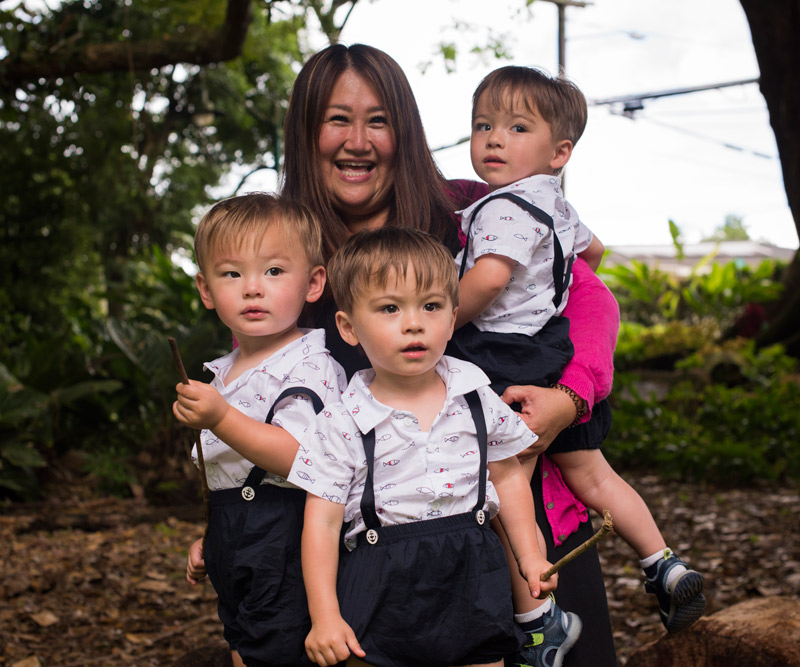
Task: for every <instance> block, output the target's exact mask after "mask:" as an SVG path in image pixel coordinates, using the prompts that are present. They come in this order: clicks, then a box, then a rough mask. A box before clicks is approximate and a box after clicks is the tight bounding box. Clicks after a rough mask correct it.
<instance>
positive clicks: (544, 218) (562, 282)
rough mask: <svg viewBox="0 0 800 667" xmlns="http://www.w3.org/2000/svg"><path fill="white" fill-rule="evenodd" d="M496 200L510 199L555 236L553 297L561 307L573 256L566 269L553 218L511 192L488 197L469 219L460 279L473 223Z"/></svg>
mask: <svg viewBox="0 0 800 667" xmlns="http://www.w3.org/2000/svg"><path fill="white" fill-rule="evenodd" d="M495 199H508V200H509V201H511V202H513V203H515V204H516V205H517V206H519V207H520V208H521V209H523V210H524V211H526V212H527V213H528V214H529V215H530V216H531V217H533V218H534V219H535V220H538V221H539V222H541V223H542V224H544V225H547V227H549V228H550V231H551V232H552V234H553V240H554V241H555V243H553V283H554V284H555V288H556V290H555V291H556V293H555V295H554V296H553V304H554V305H555V307H556V308H558V307H559V306H560V305H561V299H562V297H563V295H564V290H565V289H566V287H567V284H568V283H569V273H570V271H571V270H572V262H573V261H574V259H575V256H574V255H573V256H572V257H570V260H569V263H568V265H567V267H566V270H565V269H564V251H563V250H562V249H561V241H560V240H559V238H558V234H556V230H555V227H554V226H553V218H551V217H550V216H549V215H547V213H545V212H544V211H543V210H542V209H540V208H538V207H537V206H534V205H533V204H531V203H530V202H529V201H527V200H526V199H523V198H522V197H520V196H518V195H515V194H513V193H511V192H501V193H500V194H498V195H492V196H490V197H486V199H484V200H483V201H482V202H481V203H480V205H479V206H478V207H477V208H476V209H475V210H474V211H473V212H472V217H471V218H470V219H469V226H468V227H467V234H466V236H467V241H466V244H465V245H464V256H463V257H462V258H461V268H460V270H459V272H458V277H459V279H461V278H462V277H463V276H464V269H465V268H466V266H467V252H468V250H469V233H470V231H471V230H472V223H473V222H474V221H475V217H476V216H477V215H478V211H480V210H481V209H482V208H483V207H484V206H485V205H486V204H488V203H489V202H490V201H493V200H495Z"/></svg>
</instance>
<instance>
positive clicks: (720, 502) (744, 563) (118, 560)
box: [0, 475, 800, 667]
mask: <svg viewBox="0 0 800 667" xmlns="http://www.w3.org/2000/svg"><path fill="white" fill-rule="evenodd" d="M628 479H629V481H630V482H631V483H632V484H633V485H634V486H635V487H636V488H637V489H638V490H639V492H640V493H641V494H642V495H643V496H644V497H645V500H646V501H647V502H648V504H649V505H650V507H651V510H652V511H653V514H654V515H655V517H656V520H657V522H658V523H659V525H660V526H661V528H662V530H663V532H664V533H665V535H666V537H667V541H668V543H669V544H670V545H671V546H672V547H673V548H674V549H675V550H676V551H678V552H679V553H680V555H681V556H682V557H684V559H686V560H688V561H690V562H691V563H692V565H693V566H694V567H695V568H696V569H698V570H700V571H702V572H703V573H704V574H705V575H706V593H707V598H708V608H707V613H709V614H710V613H714V612H715V611H718V610H720V609H722V608H724V607H726V606H728V605H731V604H734V603H736V602H740V601H743V600H745V599H748V598H751V597H757V596H773V595H789V596H795V597H797V596H800V503H798V489H797V488H795V487H787V486H778V485H768V486H767V485H765V486H763V487H760V488H747V489H723V488H718V487H711V486H703V485H687V484H677V483H674V482H665V481H663V480H661V479H659V478H658V477H654V476H636V475H628ZM0 513H1V514H2V517H0V545H1V546H0V549H2V559H0V600H1V602H0V665H8V666H13V667H36V666H44V667H49V666H51V665H58V666H60V667H78V666H82V665H111V664H113V665H137V666H138V665H173V664H174V663H175V661H176V660H177V659H178V658H179V657H180V656H183V655H184V654H186V653H187V652H189V651H191V650H193V649H197V648H198V647H203V646H206V645H209V644H215V643H216V644H219V642H220V638H221V627H220V624H219V621H218V620H217V617H216V604H215V596H214V592H213V589H212V588H211V587H210V586H209V585H208V583H204V584H203V585H200V586H197V587H191V586H189V585H188V584H187V583H186V582H185V580H184V567H185V562H186V547H187V546H188V544H189V543H191V542H192V541H193V540H194V539H195V538H197V537H199V536H200V534H201V533H202V527H201V525H202V522H201V520H200V519H201V514H202V512H201V510H200V509H199V508H197V507H185V506H181V507H152V506H148V505H147V504H145V503H144V502H142V501H122V500H116V499H101V500H94V501H87V502H81V503H78V504H67V503H63V502H62V503H40V504H28V505H9V506H3V507H2V509H0ZM595 522H596V524H597V525H599V518H598V517H595ZM599 549H600V554H601V559H602V562H603V569H604V572H605V575H606V587H607V591H608V597H609V607H610V609H611V617H612V624H613V627H614V637H615V641H616V646H617V651H618V656H619V659H620V664H622V665H624V664H625V660H626V659H627V657H628V656H629V655H630V654H631V653H632V652H633V651H634V650H636V648H637V647H639V646H641V645H643V644H644V643H646V642H648V641H651V640H653V639H655V638H657V637H658V636H660V635H661V634H662V633H663V628H662V626H661V624H660V622H659V620H658V615H657V613H656V609H655V606H654V602H653V599H652V598H651V597H649V596H647V595H645V594H644V592H643V587H642V577H641V573H640V571H639V569H638V566H637V563H636V560H635V558H634V556H633V553H632V552H631V550H630V549H629V548H628V546H627V545H626V544H625V543H624V542H622V540H620V539H619V538H618V537H616V536H615V535H613V534H612V535H610V536H608V537H606V538H605V539H604V540H603V541H602V542H601V543H600V546H599ZM584 622H587V619H584Z"/></svg>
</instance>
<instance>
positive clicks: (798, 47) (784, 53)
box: [740, 0, 800, 356]
mask: <svg viewBox="0 0 800 667" xmlns="http://www.w3.org/2000/svg"><path fill="white" fill-rule="evenodd" d="M740 2H741V5H742V8H743V9H744V13H745V16H746V17H747V21H748V23H749V24H750V33H751V36H752V39H753V48H754V49H755V53H756V58H757V59H758V66H759V69H760V70H761V74H760V80H759V85H760V87H761V94H762V95H763V96H764V100H765V101H766V103H767V109H768V110H769V121H770V125H772V129H773V131H774V132H775V141H776V143H777V145H778V155H779V156H780V160H781V168H782V170H783V183H784V187H785V188H786V197H787V200H788V203H789V209H790V210H791V211H792V216H793V217H794V223H795V227H796V228H797V230H798V236H800V125H798V124H797V109H798V108H800V86H798V84H797V71H798V65H800V40H798V39H797V28H798V27H800V0H772V1H771V2H762V0H740ZM783 282H784V287H785V292H784V296H783V299H782V300H781V302H780V303H779V304H776V306H775V307H774V308H772V310H771V312H770V323H769V325H768V327H767V329H766V330H765V331H764V332H763V333H762V334H761V335H760V336H759V337H758V343H759V344H760V345H767V344H771V343H776V342H782V343H784V344H786V345H787V349H789V351H790V353H791V354H793V355H794V356H800V255H795V258H794V260H793V262H792V264H791V265H790V266H789V270H788V271H787V272H786V275H785V277H784V281H783Z"/></svg>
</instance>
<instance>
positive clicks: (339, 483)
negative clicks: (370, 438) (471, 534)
mask: <svg viewBox="0 0 800 667" xmlns="http://www.w3.org/2000/svg"><path fill="white" fill-rule="evenodd" d="M436 371H437V373H438V374H439V376H440V377H441V378H442V379H443V380H444V381H445V384H446V386H447V397H446V399H445V403H444V405H443V407H442V410H441V412H440V413H439V414H438V415H437V416H436V418H435V419H434V421H433V423H432V425H431V429H430V431H429V432H425V431H421V430H420V429H419V425H418V423H417V420H416V418H415V417H414V415H413V414H411V413H410V412H406V411H403V410H395V409H393V408H391V407H389V406H388V405H384V404H382V403H380V402H378V401H377V400H375V398H374V397H373V396H372V394H371V392H370V390H369V385H370V383H371V382H372V380H373V379H374V377H375V373H374V371H372V370H371V369H370V370H365V371H359V372H358V373H356V374H355V376H353V379H352V380H351V381H350V384H349V385H348V387H347V389H346V390H345V391H344V393H343V395H342V402H341V403H340V404H338V405H331V406H326V408H325V409H324V410H323V411H322V412H321V413H320V414H319V415H318V416H317V418H316V420H315V422H314V424H313V425H312V426H311V427H309V429H308V431H307V432H306V435H305V437H304V439H303V440H302V441H301V444H300V451H299V455H298V458H297V460H296V461H295V463H294V464H293V465H292V470H291V472H290V474H289V478H288V479H289V481H291V482H293V483H294V484H296V485H297V486H299V487H301V488H304V489H305V490H306V491H308V492H309V493H312V494H314V495H316V496H319V497H321V498H325V499H327V500H330V501H332V502H335V503H340V504H343V505H345V514H344V519H345V522H346V523H349V524H350V525H349V527H348V529H347V533H346V536H345V543H346V544H347V546H348V547H350V548H353V546H354V545H355V537H356V536H357V535H358V533H360V532H362V531H363V530H365V526H364V521H363V518H362V516H361V508H360V502H361V496H362V494H363V491H364V484H365V482H366V476H367V467H366V458H365V454H364V447H363V444H362V442H361V436H362V433H367V432H369V431H370V430H373V429H374V431H375V464H374V465H375V467H374V484H373V486H374V491H375V508H376V511H377V513H378V518H379V520H380V522H381V525H384V526H388V525H393V524H403V523H411V522H415V521H425V520H427V519H434V518H436V517H440V516H449V515H455V514H461V513H463V512H468V511H470V510H471V509H472V508H473V507H475V505H476V503H477V500H478V496H477V494H478V480H479V477H478V474H479V468H480V453H479V451H478V442H477V437H476V435H475V433H476V431H475V425H474V422H473V420H472V415H471V413H470V410H469V407H468V406H467V403H466V400H465V398H464V394H467V393H469V392H470V391H473V390H476V389H477V390H478V394H479V396H480V399H481V406H482V408H483V413H484V417H485V420H486V429H487V434H488V460H489V461H498V460H502V459H506V458H509V457H511V456H514V455H516V454H518V453H519V452H521V451H522V450H524V449H526V448H527V447H529V446H530V445H532V444H533V443H534V442H536V440H537V436H536V435H535V434H534V433H533V432H532V431H530V430H529V429H528V427H527V426H525V423H524V422H523V421H522V419H521V418H520V417H519V415H517V414H516V413H515V412H513V411H512V410H511V409H510V408H509V407H508V406H507V405H506V404H505V403H503V401H501V400H500V398H499V397H498V396H497V394H495V393H494V392H493V391H492V390H491V389H490V388H489V386H488V385H489V379H488V378H487V377H486V375H485V374H484V372H483V371H481V370H480V369H479V368H478V367H477V366H475V365H473V364H471V363H469V362H465V361H460V360H458V359H455V358H453V357H443V358H442V359H441V360H440V361H439V363H438V364H437V366H436ZM484 508H485V509H486V510H488V511H489V513H490V515H491V516H493V515H494V514H496V513H497V510H498V498H497V492H496V490H495V488H494V486H493V485H492V484H491V479H489V481H488V482H487V486H486V503H485V506H484Z"/></svg>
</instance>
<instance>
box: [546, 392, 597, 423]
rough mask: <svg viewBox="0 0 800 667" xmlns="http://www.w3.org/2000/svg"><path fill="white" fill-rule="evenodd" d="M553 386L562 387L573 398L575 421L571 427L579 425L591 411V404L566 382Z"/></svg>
mask: <svg viewBox="0 0 800 667" xmlns="http://www.w3.org/2000/svg"><path fill="white" fill-rule="evenodd" d="M552 386H553V388H554V389H560V390H561V391H563V392H564V393H565V394H566V395H567V396H569V397H570V398H571V399H572V402H573V403H574V405H575V421H573V422H572V423H571V424H570V425H569V427H570V428H572V427H573V426H577V425H578V424H579V423H580V421H581V419H583V417H584V416H585V415H586V414H587V413H588V412H589V406H588V405H587V404H586V400H585V399H583V398H581V397H580V396H578V394H577V393H576V392H575V390H574V389H571V388H570V387H568V386H567V385H565V384H561V383H560V382H556V383H555V384H554V385H552Z"/></svg>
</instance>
